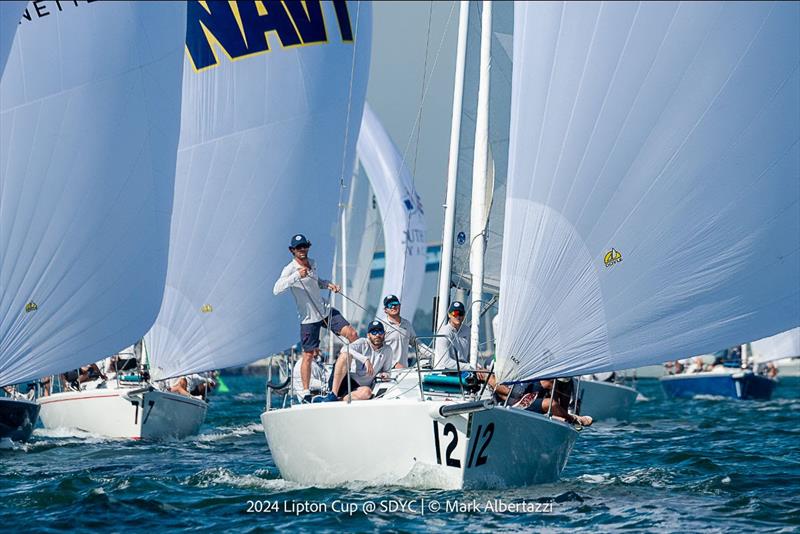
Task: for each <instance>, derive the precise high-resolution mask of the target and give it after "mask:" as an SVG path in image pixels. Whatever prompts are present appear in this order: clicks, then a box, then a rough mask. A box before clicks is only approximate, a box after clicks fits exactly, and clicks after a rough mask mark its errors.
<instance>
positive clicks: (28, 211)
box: [0, 2, 186, 384]
mask: <svg viewBox="0 0 800 534" xmlns="http://www.w3.org/2000/svg"><path fill="white" fill-rule="evenodd" d="M62 7H63V9H62V10H61V11H53V12H52V13H51V14H50V15H49V16H46V17H41V18H37V17H36V16H32V17H31V20H27V19H23V21H22V24H20V25H19V28H18V30H17V34H16V38H15V40H14V45H13V47H12V50H11V53H10V54H9V60H8V62H7V64H6V68H5V72H4V74H3V78H2V83H0V147H2V149H1V150H0V384H9V383H15V382H20V381H24V380H29V379H33V378H37V377H41V376H44V375H47V374H50V373H55V372H62V371H66V370H68V369H71V368H75V367H77V366H78V365H82V364H85V363H87V362H90V361H92V360H97V359H100V358H102V357H104V356H107V355H109V354H113V353H115V352H116V351H118V350H120V349H122V348H123V347H126V346H128V345H131V344H133V343H134V342H135V341H136V340H137V339H139V338H140V337H141V336H142V335H143V334H144V333H145V332H146V331H147V329H148V328H150V326H151V325H152V324H153V321H154V320H155V317H156V314H157V312H158V307H159V305H160V303H161V297H162V294H163V290H164V278H165V274H166V266H167V247H168V239H169V216H170V211H171V209H172V191H173V187H174V177H175V158H176V150H177V145H178V134H179V127H180V105H181V102H180V86H181V85H180V84H181V61H182V54H183V35H184V24H185V19H186V7H185V5H184V4H183V3H178V2H163V3H156V2H96V3H91V4H85V3H80V4H77V5H73V4H72V3H67V2H63V3H62Z"/></svg>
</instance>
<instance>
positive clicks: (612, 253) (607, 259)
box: [603, 248, 622, 267]
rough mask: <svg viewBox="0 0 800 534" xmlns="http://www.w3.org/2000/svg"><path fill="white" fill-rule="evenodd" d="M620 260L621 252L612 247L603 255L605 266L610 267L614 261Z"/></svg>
mask: <svg viewBox="0 0 800 534" xmlns="http://www.w3.org/2000/svg"><path fill="white" fill-rule="evenodd" d="M621 261H622V254H621V253H620V252H619V251H618V250H617V249H614V248H612V249H611V250H609V251H608V252H606V255H605V256H604V257H603V263H605V264H606V267H611V266H612V265H614V264H615V263H619V262H621Z"/></svg>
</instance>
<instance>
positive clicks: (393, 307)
mask: <svg viewBox="0 0 800 534" xmlns="http://www.w3.org/2000/svg"><path fill="white" fill-rule="evenodd" d="M399 307H400V303H399V302H392V303H390V304H387V305H386V308H388V309H390V310H393V309H395V308H399Z"/></svg>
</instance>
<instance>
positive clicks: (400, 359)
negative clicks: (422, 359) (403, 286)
mask: <svg viewBox="0 0 800 534" xmlns="http://www.w3.org/2000/svg"><path fill="white" fill-rule="evenodd" d="M383 311H384V313H386V320H385V321H384V322H385V324H386V341H385V343H386V345H388V346H389V348H390V349H392V357H393V359H392V367H394V368H397V369H399V368H402V367H408V347H409V345H411V344H412V343H414V342H415V341H416V339H417V333H416V332H415V331H414V327H413V326H412V325H411V321H409V320H408V319H406V318H405V317H401V316H400V299H399V298H397V295H389V296H387V297H386V298H385V299H383ZM417 357H419V355H418V356H417Z"/></svg>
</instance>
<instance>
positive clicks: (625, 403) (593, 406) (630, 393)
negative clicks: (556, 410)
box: [577, 380, 639, 421]
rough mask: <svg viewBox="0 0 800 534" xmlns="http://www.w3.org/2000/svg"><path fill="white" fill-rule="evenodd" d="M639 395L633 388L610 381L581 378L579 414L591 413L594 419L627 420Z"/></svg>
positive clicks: (578, 394) (579, 385) (578, 395)
mask: <svg viewBox="0 0 800 534" xmlns="http://www.w3.org/2000/svg"><path fill="white" fill-rule="evenodd" d="M638 395H639V392H637V391H636V390H635V389H633V388H630V387H628V386H623V385H620V384H612V383H610V382H598V381H596V380H581V381H580V382H579V383H578V393H577V398H578V402H579V403H580V404H579V407H580V408H579V410H578V412H579V414H580V415H591V416H592V419H594V420H595V421H611V420H615V421H629V420H630V418H631V410H632V409H633V405H634V404H635V403H636V397H637V396H638Z"/></svg>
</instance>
